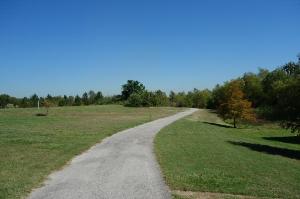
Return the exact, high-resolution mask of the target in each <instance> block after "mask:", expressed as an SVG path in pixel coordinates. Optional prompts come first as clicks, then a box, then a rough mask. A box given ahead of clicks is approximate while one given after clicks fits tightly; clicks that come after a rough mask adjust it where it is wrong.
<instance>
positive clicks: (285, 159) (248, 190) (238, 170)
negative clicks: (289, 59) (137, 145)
mask: <svg viewBox="0 0 300 199" xmlns="http://www.w3.org/2000/svg"><path fill="white" fill-rule="evenodd" d="M155 151H156V154H157V158H158V160H159V163H160V165H161V167H162V170H163V174H164V176H165V179H166V181H167V183H168V185H169V186H170V187H171V189H172V190H181V191H193V192H213V193H229V194H238V195H248V196H256V197H270V198H294V199H295V198H300V139H299V137H296V136H294V135H293V134H291V133H290V132H288V131H286V130H283V129H280V128H279V127H277V126H276V125H275V124H264V125H255V126H246V127H245V126H244V127H243V128H239V129H234V128H229V127H228V126H227V125H225V124H224V123H223V122H222V120H220V119H219V118H218V117H217V116H216V115H215V114H214V113H211V112H209V111H207V110H200V111H198V112H197V113H195V114H194V115H192V116H189V117H187V118H184V119H182V120H179V121H177V122H175V123H174V124H171V125H170V126H168V127H166V128H164V129H163V130H162V131H161V132H160V133H159V134H158V136H157V137H156V139H155ZM224 196H225V194H224ZM175 198H176V197H175ZM178 198H181V197H179V196H178ZM212 198H213V197H212ZM224 198H228V197H224ZM229 198H230V197H229ZM237 198H238V197H237Z"/></svg>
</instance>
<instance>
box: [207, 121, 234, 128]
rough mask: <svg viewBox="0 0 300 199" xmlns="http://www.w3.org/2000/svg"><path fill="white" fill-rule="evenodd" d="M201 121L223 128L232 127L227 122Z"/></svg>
mask: <svg viewBox="0 0 300 199" xmlns="http://www.w3.org/2000/svg"><path fill="white" fill-rule="evenodd" d="M202 123H204V124H210V125H214V126H219V127H225V128H233V127H232V126H230V125H228V124H218V123H213V122H202Z"/></svg>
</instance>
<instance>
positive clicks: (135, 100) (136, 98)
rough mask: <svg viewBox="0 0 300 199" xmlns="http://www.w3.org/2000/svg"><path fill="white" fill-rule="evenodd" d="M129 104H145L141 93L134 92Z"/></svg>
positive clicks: (136, 105) (132, 105) (135, 105)
mask: <svg viewBox="0 0 300 199" xmlns="http://www.w3.org/2000/svg"><path fill="white" fill-rule="evenodd" d="M126 105H127V106H131V107H141V106H142V105H143V98H142V94H141V93H132V94H131V95H130V96H129V98H128V100H127V103H126Z"/></svg>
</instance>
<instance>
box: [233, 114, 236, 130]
mask: <svg viewBox="0 0 300 199" xmlns="http://www.w3.org/2000/svg"><path fill="white" fill-rule="evenodd" d="M233 128H236V124H235V117H233Z"/></svg>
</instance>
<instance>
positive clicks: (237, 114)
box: [219, 80, 255, 128]
mask: <svg viewBox="0 0 300 199" xmlns="http://www.w3.org/2000/svg"><path fill="white" fill-rule="evenodd" d="M226 93H227V96H226V100H225V101H223V103H222V104H221V105H220V107H219V113H220V115H221V116H222V117H223V118H224V119H233V126H234V128H236V123H237V121H238V120H255V115H254V113H253V110H252V107H251V102H250V101H248V100H247V99H245V97H244V93H243V91H242V89H241V86H240V81H238V80H235V81H232V82H230V83H229V85H228V89H227V90H226Z"/></svg>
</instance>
